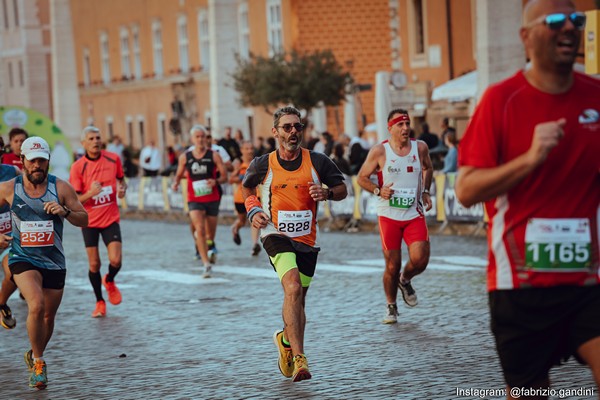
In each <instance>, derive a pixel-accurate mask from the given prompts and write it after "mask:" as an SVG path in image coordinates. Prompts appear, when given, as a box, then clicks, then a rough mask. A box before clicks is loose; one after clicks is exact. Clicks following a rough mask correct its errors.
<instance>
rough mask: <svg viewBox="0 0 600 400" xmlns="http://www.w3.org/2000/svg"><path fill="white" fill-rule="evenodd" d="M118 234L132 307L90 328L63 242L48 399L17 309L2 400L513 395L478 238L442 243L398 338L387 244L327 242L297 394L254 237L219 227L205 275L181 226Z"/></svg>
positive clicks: (558, 373) (1, 340) (568, 370)
mask: <svg viewBox="0 0 600 400" xmlns="http://www.w3.org/2000/svg"><path fill="white" fill-rule="evenodd" d="M122 231H123V238H124V244H123V248H124V257H123V259H124V262H123V269H122V271H121V273H120V274H119V275H118V277H117V280H116V281H117V283H118V285H119V287H120V289H121V291H122V293H123V303H122V304H121V305H119V306H111V305H110V304H109V305H108V315H107V317H106V318H105V319H92V318H91V317H90V314H91V312H92V310H93V307H94V303H95V299H94V296H93V293H92V289H91V286H90V284H89V281H88V277H87V270H88V267H87V259H86V257H85V251H84V247H83V240H82V238H81V234H80V232H79V230H77V229H75V228H73V227H70V226H69V227H67V228H66V230H65V240H64V243H65V250H66V252H67V260H68V275H67V285H66V289H65V295H64V299H63V303H62V305H61V308H60V310H59V313H58V316H57V320H56V328H55V332H54V336H53V338H52V341H51V342H50V344H49V346H48V349H47V351H46V353H45V359H46V362H47V364H48V376H49V385H48V388H47V390H45V391H40V392H37V391H34V390H30V389H29V388H28V386H27V379H28V373H27V369H26V367H25V364H24V362H23V358H22V356H23V353H24V352H25V350H27V349H29V345H28V341H27V333H26V329H25V319H26V313H27V307H26V304H25V303H24V302H23V301H21V300H20V299H19V298H18V296H16V295H14V296H13V297H12V298H11V300H10V302H9V305H10V306H11V307H12V310H13V313H14V315H15V317H16V318H17V320H18V322H17V327H16V328H15V329H14V330H12V331H7V330H4V329H1V330H0V349H1V350H2V351H0V371H1V374H2V381H1V383H0V398H1V399H242V398H243V399H249V398H251V399H283V398H305V399H454V398H479V397H478V396H466V397H461V396H460V394H459V392H458V391H457V388H458V389H468V388H480V389H502V388H503V387H504V383H503V380H502V377H501V372H500V368H499V364H498V360H497V357H496V353H495V349H494V345H493V341H492V337H491V335H490V332H489V321H488V318H489V317H488V311H487V294H486V291H485V254H486V248H487V246H486V242H485V238H483V237H461V236H432V252H431V254H432V257H431V262H430V266H429V268H428V270H427V271H426V272H425V273H424V274H423V275H421V276H419V277H418V278H416V279H415V280H414V281H413V285H414V287H415V289H416V290H417V293H418V296H419V305H418V306H417V307H415V308H412V309H409V308H408V307H405V306H404V305H401V304H400V303H399V308H400V317H399V323H398V324H396V325H392V326H389V325H384V324H382V323H381V319H382V317H383V315H384V311H385V297H384V294H383V288H382V284H381V276H382V271H383V256H382V253H381V246H380V240H379V236H378V234H376V233H355V234H348V233H339V232H329V233H323V234H322V235H321V244H322V247H323V251H322V252H321V255H320V257H319V264H318V266H317V274H316V277H315V279H314V280H313V284H312V286H311V289H310V291H309V292H308V297H307V329H306V338H305V342H306V343H305V350H306V354H307V356H308V359H309V363H310V367H311V372H312V374H313V379H312V380H309V381H305V382H300V383H297V384H292V383H291V382H290V381H289V380H287V379H285V378H284V377H283V376H281V374H280V373H279V370H278V368H277V353H276V349H275V346H274V345H273V342H272V339H271V336H272V334H273V332H274V331H275V330H276V329H277V328H280V327H281V326H282V321H281V303H282V290H281V287H280V284H279V282H278V280H277V275H276V274H275V272H274V271H273V270H272V269H271V267H270V266H269V264H268V261H267V258H266V255H265V253H264V251H263V252H261V253H260V255H259V256H258V257H251V256H250V252H251V247H252V245H251V243H250V239H249V238H250V232H249V230H248V229H244V230H243V231H242V232H241V235H242V240H243V242H242V245H241V246H236V245H235V244H234V243H233V242H232V240H231V233H230V230H229V227H228V226H225V225H221V226H219V230H218V233H217V246H218V249H219V259H218V261H217V264H216V265H215V267H214V274H213V278H210V279H202V277H201V275H202V269H201V268H200V262H199V261H194V260H193V244H192V239H191V236H190V233H189V227H188V226H187V225H186V224H185V223H169V222H157V221H132V220H125V221H123V222H122ZM101 248H102V250H103V252H102V253H101V254H102V256H103V259H102V260H103V267H102V274H104V273H106V271H107V259H106V252H105V250H104V247H103V246H101ZM552 383H553V387H555V388H557V389H558V388H564V389H575V388H579V387H587V388H592V387H593V379H592V377H591V373H590V372H589V371H588V370H587V369H584V368H581V367H579V366H578V365H577V363H576V362H574V361H572V360H571V361H569V362H568V363H567V364H566V365H564V366H562V367H560V368H556V369H554V370H553V375H552ZM595 394H596V395H597V390H596V391H595ZM486 398H498V397H486ZM571 398H577V397H571ZM580 398H588V397H580Z"/></svg>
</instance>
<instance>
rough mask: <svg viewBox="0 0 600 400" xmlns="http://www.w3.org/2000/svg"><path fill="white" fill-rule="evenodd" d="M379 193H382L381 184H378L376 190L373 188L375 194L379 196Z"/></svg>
mask: <svg viewBox="0 0 600 400" xmlns="http://www.w3.org/2000/svg"><path fill="white" fill-rule="evenodd" d="M379 193H381V189H379V186H377V187H376V188H375V189H374V190H373V194H374V195H375V196H379Z"/></svg>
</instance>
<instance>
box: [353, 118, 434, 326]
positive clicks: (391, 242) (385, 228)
mask: <svg viewBox="0 0 600 400" xmlns="http://www.w3.org/2000/svg"><path fill="white" fill-rule="evenodd" d="M388 131H389V132H390V139H389V140H386V141H384V142H383V143H379V144H377V145H375V146H373V148H372V149H371V150H370V151H369V155H368V156H367V159H366V160H365V163H364V164H363V166H362V168H361V170H360V171H359V173H358V183H359V185H360V186H361V187H362V188H363V189H365V190H367V191H369V192H372V193H373V194H375V195H376V196H379V197H380V199H379V202H378V204H377V215H378V219H379V234H380V236H381V244H382V247H383V255H384V257H385V272H384V273H383V289H384V291H385V297H386V300H387V309H386V315H385V317H384V318H383V322H384V323H386V324H393V323H396V322H397V321H398V307H397V305H396V297H397V295H398V289H400V291H401V292H402V298H403V299H404V302H405V303H406V304H407V305H408V306H410V307H414V306H416V305H417V295H416V293H415V290H414V289H413V287H412V285H411V283H410V280H411V279H412V278H413V277H415V276H417V275H419V274H420V273H422V272H423V271H425V268H427V263H428V262H429V235H428V233H427V225H426V223H425V217H424V210H423V208H424V207H425V210H429V209H431V206H432V204H431V198H430V197H429V190H428V189H429V187H430V186H431V179H432V177H433V166H432V165H431V159H430V158H429V149H428V147H427V144H425V142H422V141H420V140H411V139H410V136H409V134H410V117H409V116H408V112H407V111H406V110H401V109H396V110H392V111H391V112H390V114H389V115H388ZM374 173H377V178H378V183H377V184H375V183H374V182H373V181H371V175H372V174H374ZM402 240H404V242H405V243H406V245H407V246H408V256H409V260H408V262H407V263H406V265H405V267H404V271H403V272H402V275H401V274H400V270H401V267H402V252H401V245H402Z"/></svg>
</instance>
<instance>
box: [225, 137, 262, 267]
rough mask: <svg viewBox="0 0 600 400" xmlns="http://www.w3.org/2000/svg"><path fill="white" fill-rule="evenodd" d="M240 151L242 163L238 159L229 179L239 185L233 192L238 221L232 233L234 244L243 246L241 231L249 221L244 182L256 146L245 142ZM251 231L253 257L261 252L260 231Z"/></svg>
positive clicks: (251, 227) (252, 228) (253, 229)
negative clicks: (245, 203) (245, 204)
mask: <svg viewBox="0 0 600 400" xmlns="http://www.w3.org/2000/svg"><path fill="white" fill-rule="evenodd" d="M240 150H241V152H242V160H241V162H240V161H239V160H238V159H236V160H234V170H233V173H232V174H231V176H230V177H229V183H231V184H234V185H237V187H236V189H235V191H234V192H233V203H234V206H235V211H236V213H237V219H236V221H235V222H234V223H233V225H232V226H231V233H232V234H233V241H234V243H235V244H237V245H238V246H239V245H240V244H242V238H241V236H240V229H241V228H242V227H244V226H245V225H246V221H247V219H248V218H246V206H244V196H243V195H242V181H243V180H244V175H245V174H246V170H247V169H248V166H249V165H250V163H251V162H252V159H253V158H254V146H252V142H250V141H247V142H243V143H242V146H241V149H240ZM250 231H251V235H252V243H253V246H252V255H253V256H256V255H258V253H259V252H260V245H259V244H258V229H256V228H255V227H253V226H250Z"/></svg>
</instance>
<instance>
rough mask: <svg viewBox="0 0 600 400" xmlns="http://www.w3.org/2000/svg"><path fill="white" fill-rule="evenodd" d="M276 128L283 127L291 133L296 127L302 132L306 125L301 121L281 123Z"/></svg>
mask: <svg viewBox="0 0 600 400" xmlns="http://www.w3.org/2000/svg"><path fill="white" fill-rule="evenodd" d="M276 128H281V129H283V130H284V132H285V133H290V132H291V131H292V128H296V131H297V132H302V131H303V130H304V125H302V124H301V123H300V122H296V123H295V124H283V125H279V126H277V127H276Z"/></svg>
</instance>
